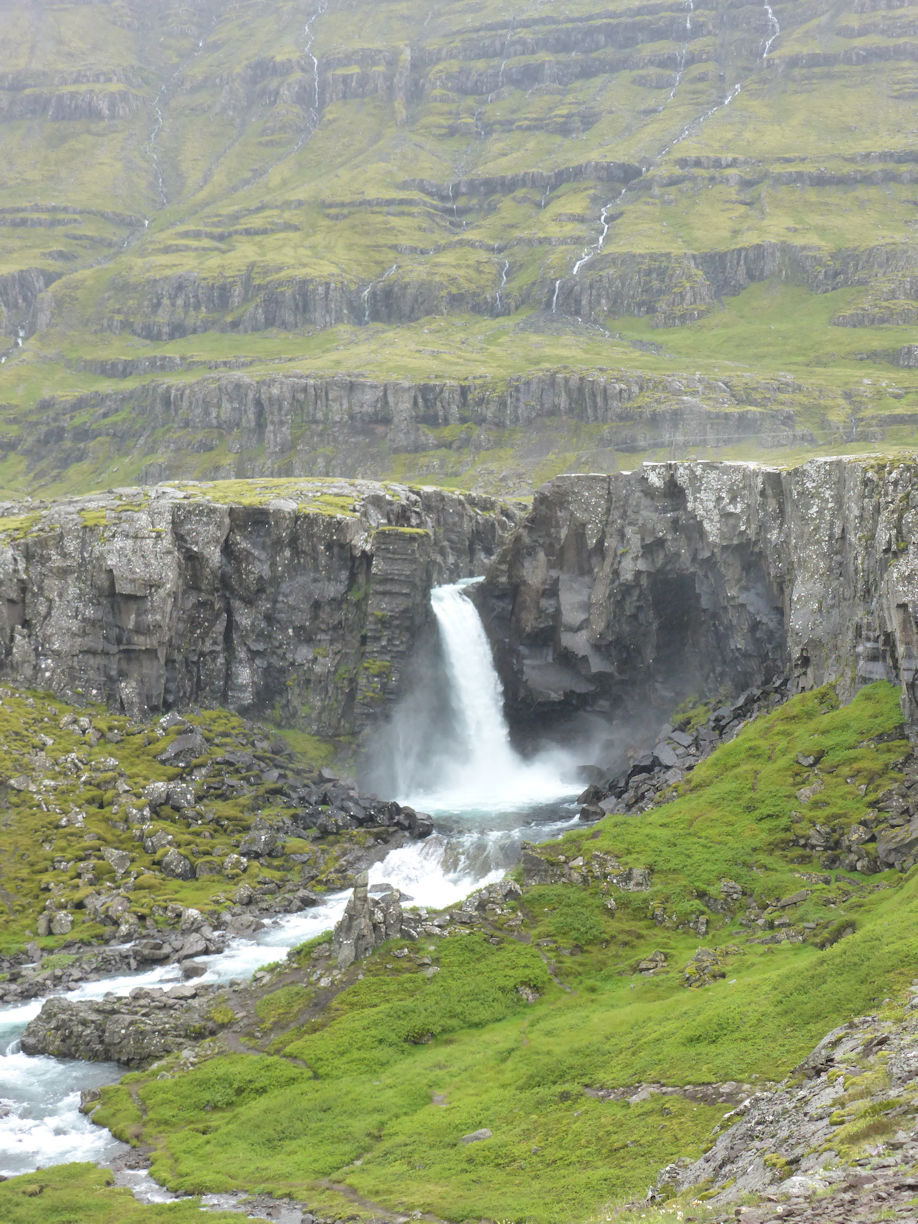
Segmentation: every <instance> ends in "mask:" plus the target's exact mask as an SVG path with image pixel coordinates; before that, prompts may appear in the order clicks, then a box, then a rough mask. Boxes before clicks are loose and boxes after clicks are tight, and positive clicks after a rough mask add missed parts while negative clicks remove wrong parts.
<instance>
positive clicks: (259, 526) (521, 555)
mask: <svg viewBox="0 0 918 1224" xmlns="http://www.w3.org/2000/svg"><path fill="white" fill-rule="evenodd" d="M916 478H918V469H916V466H915V465H914V464H913V463H906V462H888V463H878V462H874V461H872V460H869V461H868V460H845V459H824V460H814V461H811V462H810V463H807V464H805V465H803V466H802V467H799V468H793V469H789V470H778V469H774V468H765V467H759V466H755V465H747V464H715V463H699V464H689V463H671V464H651V465H646V466H644V467H643V468H641V469H639V470H636V471H635V472H632V473H620V474H613V475H610V476H607V475H570V476H563V477H558V478H557V479H555V480H554V481H551V482H550V483H549V484H547V485H546V486H545V487H544V488H543V489H542V490H540V491H539V493H538V494H537V496H536V498H535V501H534V504H533V506H532V509H531V511H530V513H529V514H528V515H527V516H526V517H525V519H523V521H522V522H518V520H519V515H520V510H519V509H518V508H515V507H514V506H512V505H508V504H504V503H498V502H495V501H493V500H490V499H487V498H483V497H479V496H468V495H458V494H451V493H445V492H442V491H437V490H432V489H409V488H407V487H405V486H398V485H373V484H370V483H366V482H348V481H290V482H264V483H263V484H261V485H260V486H259V485H257V484H256V485H255V486H254V493H253V490H252V489H251V488H249V489H248V491H246V487H245V486H234V485H232V484H230V485H220V484H215V485H210V486H208V485H188V486H163V487H156V488H152V489H148V490H144V491H140V490H122V491H121V492H119V493H114V494H110V495H106V496H103V497H87V498H84V499H74V500H70V501H63V502H59V503H52V504H49V505H47V506H43V507H29V506H19V507H8V508H7V509H8V514H7V516H6V517H5V518H3V519H0V528H2V529H3V537H2V541H3V542H2V548H0V598H2V606H3V607H4V609H5V626H4V631H3V635H2V639H0V677H2V678H4V679H7V680H12V681H15V682H18V683H25V684H33V685H36V686H39V687H43V688H51V689H53V690H55V691H59V692H63V693H73V692H79V693H83V694H85V695H88V696H92V697H94V698H97V699H102V700H105V701H108V702H110V703H113V704H114V705H115V706H117V707H121V708H123V709H125V710H128V711H132V712H149V711H153V710H161V709H170V708H173V707H183V706H188V705H192V704H196V703H197V704H210V705H220V704H223V705H227V706H229V707H231V708H234V709H238V710H242V711H245V712H249V713H255V714H260V715H262V716H264V715H269V714H274V715H275V716H277V717H280V718H282V720H285V721H288V722H293V723H296V724H298V725H300V726H303V727H306V728H309V729H311V730H313V731H318V732H321V733H324V734H347V733H349V732H352V731H353V730H355V729H360V728H365V727H367V726H368V725H369V724H370V723H371V722H373V721H376V720H378V719H379V718H380V717H381V716H383V715H384V714H385V713H386V712H387V711H388V710H389V708H390V706H391V702H392V701H393V700H394V698H395V697H396V696H397V695H398V694H399V692H400V691H401V690H402V688H403V683H402V681H403V674H404V667H405V663H406V660H407V659H408V658H409V656H410V654H411V653H412V651H413V649H414V647H415V646H416V644H417V642H418V640H419V637H420V635H421V634H422V632H423V630H424V629H425V627H426V626H427V625H428V619H429V612H428V593H429V591H430V588H431V586H432V585H433V584H434V583H435V582H438V581H446V580H451V579H454V578H457V577H460V576H463V575H467V574H472V573H476V572H477V573H481V572H482V571H483V570H485V569H486V567H487V566H488V565H489V563H490V569H489V570H488V575H487V579H486V581H485V582H484V583H483V584H482V586H481V588H480V591H479V594H478V596H477V600H478V603H479V605H480V607H481V609H482V611H483V612H484V615H485V620H486V623H487V625H488V628H489V632H490V636H491V639H492V643H493V645H494V648H495V653H496V655H497V658H498V661H499V666H500V669H501V671H502V673H503V679H504V682H505V690H506V695H507V706H508V710H509V712H510V714H511V721H512V722H513V723H515V724H516V725H517V726H518V727H520V728H522V727H525V726H527V725H530V726H532V725H535V726H541V727H543V729H544V727H545V726H550V725H552V724H554V723H556V722H557V721H558V719H559V717H566V716H568V715H570V714H571V713H572V712H574V711H577V710H586V711H590V712H592V713H594V714H596V715H601V716H603V717H604V718H606V719H610V720H615V719H620V718H622V717H632V716H633V715H634V714H635V712H636V711H637V710H639V709H640V710H646V709H648V708H649V709H653V710H654V711H655V713H656V714H659V715H661V716H664V715H668V714H670V713H671V712H672V711H673V710H674V709H675V708H676V707H677V706H679V705H680V703H681V702H683V701H684V700H686V699H687V698H690V697H706V698H707V697H710V696H712V695H714V694H717V693H723V694H725V695H730V696H733V697H735V696H737V695H738V694H739V693H740V692H741V691H742V690H744V689H746V688H750V687H760V686H763V685H765V684H766V683H768V682H769V681H771V680H773V679H774V678H775V677H784V676H787V677H790V679H791V685H792V689H796V690H805V689H810V688H813V687H815V686H818V685H820V684H823V683H826V682H829V681H832V682H835V683H837V684H838V685H839V688H840V692H841V693H842V695H845V696H850V695H851V694H852V693H853V692H854V691H855V690H856V689H857V688H858V687H859V686H860V685H862V684H864V683H868V682H870V681H873V680H876V679H891V680H893V681H894V682H895V683H897V684H899V685H900V686H901V688H902V693H903V701H904V707H905V709H906V711H907V713H908V715H909V718H910V719H913V718H914V714H915V706H916V700H918V693H916V691H915V669H916V658H918V631H916V614H918V546H916V544H915V539H916V536H918V531H916V525H918V492H916V490H918V479H916ZM256 494H257V495H256ZM517 524H518V525H517Z"/></svg>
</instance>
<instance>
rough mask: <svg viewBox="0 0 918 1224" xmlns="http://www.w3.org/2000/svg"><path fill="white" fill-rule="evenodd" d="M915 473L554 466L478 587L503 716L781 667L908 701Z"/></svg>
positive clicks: (662, 697) (900, 469) (714, 683)
mask: <svg viewBox="0 0 918 1224" xmlns="http://www.w3.org/2000/svg"><path fill="white" fill-rule="evenodd" d="M916 529H918V465H916V464H915V463H904V462H893V461H887V462H874V461H871V460H845V459H819V460H814V461H812V462H810V463H807V464H805V465H804V466H802V467H799V468H796V469H793V470H789V471H783V470H778V469H775V468H765V467H759V466H756V465H751V464H713V463H694V464H690V463H666V464H648V465H645V466H644V467H643V468H642V469H640V470H639V471H635V472H631V473H617V474H614V475H611V476H598V475H583V476H579V475H571V476H562V477H559V478H558V479H556V480H554V481H552V482H550V483H549V484H548V485H547V486H545V487H544V488H543V489H542V490H541V491H540V492H539V493H538V494H537V495H536V498H535V502H534V505H533V509H532V512H531V513H530V515H529V516H528V517H527V518H526V519H525V521H524V522H523V524H522V525H521V526H520V528H519V529H518V531H517V532H516V533H515V534H514V536H513V537H512V539H511V540H510V541H509V543H508V544H507V546H506V547H505V548H504V549H503V550H502V552H501V554H500V556H499V557H498V559H497V560H496V561H495V563H494V564H493V565H492V567H491V570H490V572H489V575H488V578H487V581H486V583H485V584H484V586H483V587H482V589H481V592H480V602H481V607H482V611H483V613H484V615H485V618H486V620H487V622H488V625H489V628H490V633H491V636H492V640H494V641H495V642H497V643H498V644H499V657H500V669H501V671H502V673H503V678H504V682H505V686H506V690H507V700H508V706H509V708H510V710H511V712H512V715H513V717H514V719H515V721H516V722H517V723H524V722H527V721H529V722H532V723H535V724H540V723H546V722H548V723H550V722H551V721H552V720H553V719H554V718H555V717H556V716H557V714H559V713H560V712H562V711H569V710H570V708H571V707H572V706H574V707H581V708H585V709H592V710H596V711H599V712H604V713H607V714H610V715H617V716H621V715H623V714H630V715H632V716H635V717H636V716H638V715H639V714H640V713H642V712H644V711H646V710H647V709H648V708H650V709H656V710H659V711H661V712H671V711H672V710H673V709H674V708H675V707H676V706H677V705H678V704H679V703H680V702H682V701H684V700H686V699H689V698H692V697H705V698H710V697H711V696H712V695H713V694H716V693H718V692H723V693H724V694H725V695H726V694H732V695H736V694H737V693H738V692H740V691H741V690H743V689H744V688H748V687H750V686H755V685H759V684H763V683H766V682H767V681H768V680H770V679H771V678H773V677H774V676H775V675H776V674H788V675H790V676H791V677H792V679H793V684H794V686H795V687H797V688H799V689H806V688H810V687H813V686H815V685H819V684H822V683H824V682H826V681H830V680H831V681H837V682H838V684H839V686H840V690H841V693H842V695H843V696H848V695H850V694H851V693H852V692H853V690H854V689H855V688H856V687H857V686H858V685H860V684H862V683H866V682H869V681H871V680H875V679H880V678H888V679H891V680H893V681H895V682H896V683H898V684H900V685H901V686H902V690H903V702H904V708H905V710H906V713H907V715H908V716H909V718H910V719H911V720H914V718H915V715H916V711H918V686H916V682H915V669H916V658H918V649H916V644H918V632H916V616H918V541H916Z"/></svg>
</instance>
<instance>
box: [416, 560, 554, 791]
mask: <svg viewBox="0 0 918 1224" xmlns="http://www.w3.org/2000/svg"><path fill="white" fill-rule="evenodd" d="M474 581H476V580H475V579H466V580H464V581H462V582H457V583H454V584H453V585H451V586H441V587H434V589H433V591H432V592H431V606H432V608H433V613H434V616H435V617H436V620H437V627H438V629H439V632H440V640H441V643H442V646H443V654H444V660H445V665H446V683H447V686H448V690H449V694H450V698H451V703H452V706H453V712H454V715H455V737H454V738H452V740H451V743H450V745H449V758H450V759H449V761H448V763H447V765H446V767H445V769H444V772H443V773H442V774H441V775H440V776H438V777H435V778H429V777H427V778H425V777H424V776H423V773H421V774H420V776H416V777H414V778H412V779H409V780H408V785H407V788H406V792H405V793H404V794H403V795H399V796H398V799H399V802H401V803H409V804H411V805H412V807H417V808H423V810H424V811H426V812H430V813H431V814H434V815H436V814H437V813H445V814H449V813H455V812H462V811H468V810H472V811H479V812H490V811H493V810H495V809H497V810H500V809H504V808H508V807H509V808H511V809H514V810H519V809H521V808H526V807H531V806H532V805H533V804H542V803H550V802H552V801H553V800H557V799H559V798H560V797H562V796H564V795H569V794H570V792H571V790H572V787H573V785H574V784H573V783H571V782H570V780H569V779H568V780H565V779H564V778H563V777H562V776H561V773H560V772H559V769H558V766H557V763H556V762H550V761H546V760H545V759H544V758H536V760H534V761H527V760H524V759H523V758H522V757H521V756H520V755H519V753H517V752H516V751H514V749H513V746H512V745H511V743H510V730H509V728H508V726H507V720H506V719H505V717H504V694H503V689H502V687H501V683H500V678H499V677H498V675H497V672H496V670H495V668H494V660H493V658H492V655H491V646H490V643H489V642H488V639H487V636H486V634H485V631H484V626H483V625H482V623H481V618H480V617H479V615H478V609H477V608H476V607H475V605H474V603H472V601H471V599H469V597H468V596H467V595H466V593H465V590H466V588H467V587H468V586H469V585H470V584H471V582H474Z"/></svg>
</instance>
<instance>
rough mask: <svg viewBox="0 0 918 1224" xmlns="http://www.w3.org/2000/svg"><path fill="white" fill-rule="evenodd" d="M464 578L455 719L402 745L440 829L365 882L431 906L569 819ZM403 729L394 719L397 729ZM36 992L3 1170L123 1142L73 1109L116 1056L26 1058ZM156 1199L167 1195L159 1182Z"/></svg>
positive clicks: (24, 1018)
mask: <svg viewBox="0 0 918 1224" xmlns="http://www.w3.org/2000/svg"><path fill="white" fill-rule="evenodd" d="M469 581H474V580H465V581H464V582H460V583H457V584H455V585H452V586H445V587H438V588H435V589H434V591H433V592H432V606H433V611H434V615H435V617H436V620H437V625H438V629H439V633H440V640H441V645H442V657H443V663H444V672H445V675H444V676H438V675H431V676H429V677H428V682H429V683H430V684H433V685H435V686H438V688H439V689H440V696H442V697H445V699H446V700H445V705H446V706H447V707H448V711H449V717H448V719H447V720H446V721H445V722H444V723H443V725H442V726H439V727H428V728H427V732H428V733H429V734H425V735H419V734H418V732H417V728H413V729H412V732H411V734H412V737H413V742H414V744H415V749H416V751H415V752H414V753H413V754H406V756H405V758H404V762H403V765H404V768H403V770H402V773H401V777H400V780H399V786H400V791H401V793H399V795H398V796H397V798H398V799H399V800H400V801H401V802H402V803H410V804H411V805H412V806H414V807H416V808H418V809H420V810H423V811H426V812H429V813H430V814H431V815H432V816H433V818H434V832H433V833H432V834H431V835H430V836H429V837H428V838H426V839H425V840H424V841H422V842H412V843H410V844H407V845H404V846H400V847H398V848H396V849H394V850H392V851H390V852H389V853H388V854H387V855H386V856H385V858H383V859H382V860H381V861H380V862H379V863H377V864H375V865H374V866H373V867H372V869H371V871H370V883H371V885H372V884H374V883H382V882H386V883H388V884H390V885H392V886H394V887H396V888H398V889H399V890H400V891H401V892H402V893H403V895H404V896H406V897H407V898H409V900H408V901H407V902H406V903H407V904H409V905H410V904H416V905H426V906H432V907H438V906H445V905H450V904H453V903H454V902H456V901H458V900H461V899H462V898H463V897H465V896H466V895H467V894H468V893H469V892H471V891H472V890H473V889H474V888H476V887H479V886H481V885H484V884H487V883H490V882H491V881H493V880H496V879H499V878H500V877H501V876H502V875H503V874H504V872H505V871H506V869H507V868H508V867H510V866H512V865H513V864H514V863H515V862H516V861H517V859H518V856H519V847H520V842H521V841H522V840H523V839H524V838H535V839H539V840H543V839H545V838H546V837H551V836H553V835H557V834H558V833H559V832H560V831H561V830H562V829H563V828H564V827H566V826H567V825H569V824H570V823H571V821H572V820H575V819H576V813H577V809H576V807H574V806H572V805H571V803H570V801H571V799H572V798H573V795H574V793H575V792H576V791H577V790H578V789H579V785H578V783H577V782H576V780H575V779H574V771H573V769H572V768H571V767H570V764H569V763H568V761H567V760H566V758H565V757H563V756H562V755H560V754H559V755H554V756H553V755H550V754H546V755H542V756H539V757H536V758H535V759H533V760H525V759H523V758H522V757H521V756H520V755H519V754H518V753H517V752H516V751H515V750H514V748H513V746H512V745H511V743H510V734H509V730H508V727H507V723H506V720H505V718H504V714H503V694H502V690H501V685H500V681H499V679H498V676H497V673H496V672H495V670H494V664H493V661H492V657H491V650H490V646H489V643H488V640H487V637H486V635H485V632H484V629H483V628H482V625H481V621H480V619H479V617H478V612H477V610H476V608H475V605H474V604H473V603H472V601H471V600H470V599H469V598H468V596H467V594H465V587H466V586H467V585H468V583H469ZM399 733H402V734H407V732H406V730H405V729H404V728H398V727H396V734H399ZM347 897H348V893H346V892H342V893H337V894H333V895H329V896H327V897H325V898H324V899H323V902H322V904H320V905H317V906H314V907H313V908H311V909H308V910H304V911H302V912H300V913H298V914H285V915H281V916H278V917H277V918H274V919H272V920H270V921H267V922H266V923H265V925H264V927H263V929H262V930H260V931H259V932H258V933H257V934H256V935H255V936H254V937H245V938H243V937H240V938H236V939H232V940H230V941H229V942H228V944H227V947H226V949H225V951H223V952H221V953H217V954H215V955H212V956H207V957H201V958H199V960H200V962H201V963H203V964H204V965H206V972H205V974H204V975H203V976H202V977H200V978H199V979H198V980H199V981H201V982H225V981H230V980H233V979H240V978H248V977H250V976H251V975H252V974H253V973H254V972H255V971H256V970H257V969H258V968H259V967H261V966H262V965H265V964H268V963H270V962H273V961H276V960H278V959H281V958H283V956H284V954H285V952H286V951H287V950H288V949H290V948H293V947H296V946H297V945H298V944H301V943H303V942H304V941H305V940H307V939H311V938H313V937H314V936H316V935H319V934H321V933H322V932H323V931H326V930H329V929H330V928H331V927H333V926H334V925H335V923H336V922H337V921H338V919H339V918H340V917H341V915H342V913H343V911H344V906H345V904H346V902H347ZM182 980H183V979H182V973H181V969H180V968H179V966H178V965H163V966H159V967H157V968H155V969H153V970H149V971H146V972H141V973H133V974H126V975H124V976H122V977H117V978H107V979H101V980H98V981H93V982H86V983H83V984H82V985H81V986H79V987H78V988H77V989H75V990H74V991H72V992H71V993H70V995H69V997H70V998H72V999H91V998H100V997H102V996H103V995H105V994H108V993H112V994H116V995H122V996H124V995H127V994H129V993H130V992H131V991H132V990H135V989H137V988H139V987H151V986H160V987H164V988H166V989H168V988H169V987H170V986H175V985H179V984H180V983H181V981H182ZM44 1001H45V1000H44V998H37V999H33V1000H30V1001H29V1002H28V1003H24V1004H17V1005H16V1006H12V1007H7V1008H5V1009H4V1008H3V1007H2V1005H0V1051H2V1052H3V1053H2V1056H0V1176H4V1177H10V1176H15V1175H16V1174H19V1173H25V1172H29V1171H31V1170H33V1169H36V1168H42V1167H45V1166H48V1165H52V1164H62V1163H65V1162H68V1161H73V1160H80V1161H85V1160H90V1161H95V1162H97V1163H101V1164H106V1163H109V1162H111V1161H112V1160H114V1159H116V1158H117V1157H118V1156H119V1154H122V1153H124V1152H126V1151H127V1148H126V1145H124V1144H122V1143H120V1142H119V1141H118V1140H116V1139H115V1138H114V1137H113V1136H112V1135H111V1134H110V1133H109V1132H108V1131H107V1130H105V1129H104V1128H102V1127H99V1126H95V1125H93V1124H92V1123H91V1122H90V1121H89V1119H88V1118H86V1117H85V1116H84V1115H83V1114H81V1113H80V1112H79V1104H80V1093H81V1091H84V1090H87V1089H91V1088H94V1087H99V1086H101V1085H102V1084H105V1083H110V1082H112V1081H113V1080H115V1079H117V1078H118V1077H119V1076H120V1075H121V1074H122V1073H123V1068H121V1067H119V1066H117V1065H116V1064H114V1063H85V1062H79V1061H73V1060H60V1059H54V1058H47V1057H41V1056H27V1055H25V1054H23V1053H22V1052H21V1051H20V1049H19V1036H20V1034H21V1033H22V1031H23V1029H24V1028H25V1026H26V1024H27V1023H28V1021H29V1020H30V1019H31V1018H32V1017H33V1016H35V1015H37V1014H38V1012H39V1011H40V1010H41V1006H42V1004H43V1003H44ZM119 1180H123V1181H124V1182H125V1184H129V1185H132V1187H133V1188H135V1190H136V1192H137V1193H138V1194H140V1195H141V1196H142V1197H143V1198H145V1199H148V1200H149V1199H152V1198H158V1197H160V1195H159V1193H158V1188H157V1187H156V1186H155V1183H153V1182H152V1181H151V1180H150V1179H149V1177H148V1176H146V1175H143V1176H142V1177H137V1178H136V1180H132V1177H131V1175H130V1174H127V1175H122V1176H120V1177H119ZM161 1197H162V1198H163V1199H168V1198H171V1197H172V1196H171V1195H169V1194H168V1192H163V1193H162V1195H161Z"/></svg>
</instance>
